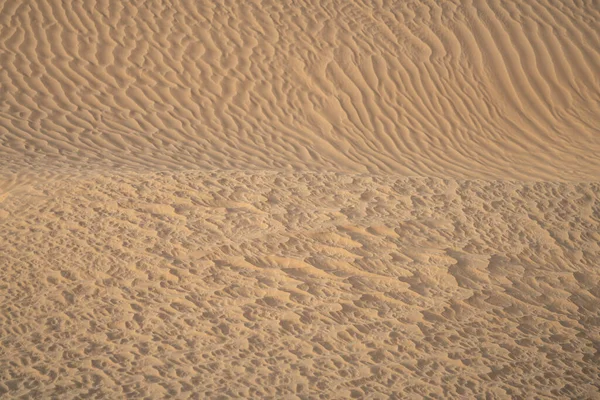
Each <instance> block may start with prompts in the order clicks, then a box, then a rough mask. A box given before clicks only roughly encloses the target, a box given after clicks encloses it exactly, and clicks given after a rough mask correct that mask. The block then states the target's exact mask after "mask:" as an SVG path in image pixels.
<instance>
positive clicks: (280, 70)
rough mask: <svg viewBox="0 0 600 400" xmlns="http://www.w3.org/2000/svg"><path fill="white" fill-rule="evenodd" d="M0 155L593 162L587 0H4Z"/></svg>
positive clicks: (598, 58) (27, 160)
mask: <svg viewBox="0 0 600 400" xmlns="http://www.w3.org/2000/svg"><path fill="white" fill-rule="evenodd" d="M0 10H1V11H0V23H1V25H2V31H1V33H0V48H1V51H2V61H1V63H2V73H1V75H0V84H1V85H2V87H3V95H2V104H1V110H0V137H1V138H2V141H1V142H0V154H1V155H2V156H3V157H2V161H3V164H4V167H3V169H9V170H20V169H21V168H23V167H34V168H38V169H40V170H43V171H47V170H48V169H49V168H64V167H66V166H73V165H75V166H76V168H80V166H81V165H82V164H83V165H86V166H88V167H89V168H94V169H97V168H98V167H99V166H98V164H100V165H105V166H109V167H111V168H114V167H118V166H121V167H143V168H152V169H154V168H160V169H180V168H185V169H188V168H202V169H205V168H211V169H214V168H218V169H232V168H233V169H238V168H243V169H269V170H273V169H275V170H280V169H284V170H286V169H296V170H297V169H304V170H314V169H315V168H318V169H319V170H320V171H352V172H372V173H401V174H404V175H411V176H417V175H427V176H437V177H456V178H474V177H475V178H494V179H496V178H516V179H550V180H557V179H564V180H569V179H579V180H595V179H596V178H597V176H598V171H599V169H600V156H598V155H599V154H600V132H599V128H598V127H599V126H600V118H599V115H600V106H599V102H600V96H599V93H600V82H599V80H598V71H599V70H600V50H599V49H600V37H599V35H598V19H599V18H600V10H599V9H598V6H597V4H596V2H594V1H577V2H554V1H549V0H538V1H509V2H504V1H468V2H465V1H459V2H458V1H457V2H449V1H448V2H442V3H440V2H437V1H425V0H420V1H406V2H405V1H397V2H389V1H375V2H373V1H345V2H344V1H342V2H331V1H313V2H308V1H307V2H304V1H303V2H288V1H284V2H274V1H266V0H265V1H247V2H241V1H239V2H236V1H228V2H204V1H192V0H189V1H183V0H179V1H163V2H161V1H129V2H117V1H99V2H96V1H78V2H75V3H71V2H63V1H59V0H44V1H37V0H36V1H33V0H30V1H12V0H4V1H2V4H1V6H0Z"/></svg>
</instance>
